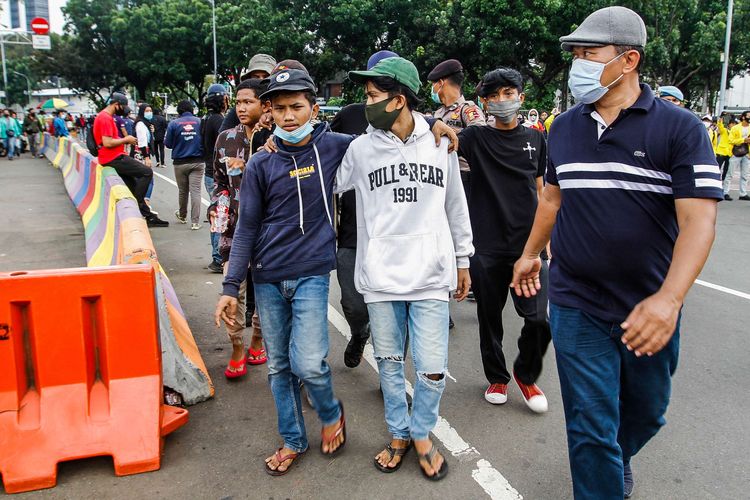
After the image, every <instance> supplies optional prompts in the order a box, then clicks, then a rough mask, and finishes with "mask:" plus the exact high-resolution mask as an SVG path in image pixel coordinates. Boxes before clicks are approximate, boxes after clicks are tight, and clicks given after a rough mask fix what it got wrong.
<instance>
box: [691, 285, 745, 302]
mask: <svg viewBox="0 0 750 500" xmlns="http://www.w3.org/2000/svg"><path fill="white" fill-rule="evenodd" d="M695 284H696V285H701V286H705V287H706V288H712V289H714V290H718V291H720V292H724V293H728V294H729V295H735V296H737V297H741V298H743V299H746V300H750V293H745V292H740V291H738V290H733V289H731V288H727V287H725V286H721V285H714V284H713V283H709V282H708V281H703V280H695Z"/></svg>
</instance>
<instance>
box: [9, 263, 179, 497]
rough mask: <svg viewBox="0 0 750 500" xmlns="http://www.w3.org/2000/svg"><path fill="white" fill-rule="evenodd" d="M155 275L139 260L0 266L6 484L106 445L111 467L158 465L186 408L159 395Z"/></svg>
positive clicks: (41, 475)
mask: <svg viewBox="0 0 750 500" xmlns="http://www.w3.org/2000/svg"><path fill="white" fill-rule="evenodd" d="M156 281H157V280H156V278H155V275H154V271H153V268H152V267H151V266H149V265H143V264H141V265H118V266H108V267H98V268H80V269H56V270H47V271H29V272H16V273H3V274H0V474H2V478H3V483H4V486H5V490H6V491H7V492H8V493H18V492H22V491H31V490H37V489H41V488H50V487H53V486H55V484H56V483H57V464H58V463H59V462H62V461H65V460H73V459H80V458H87V457H93V456H100V455H111V456H112V458H113V460H114V467H115V473H116V474H117V475H118V476H122V475H128V474H136V473H139V472H147V471H153V470H157V469H159V467H160V464H161V451H162V447H163V443H164V439H163V438H164V436H166V435H167V434H169V433H170V432H172V431H174V430H175V429H177V428H179V427H181V426H182V425H184V424H185V423H186V422H187V419H188V412H187V410H185V409H182V408H176V407H172V406H167V405H164V404H162V398H163V394H162V390H163V387H162V376H161V366H160V365H161V356H160V352H159V338H158V337H157V330H158V328H159V326H158V319H157V318H158V316H157V302H156V300H155V294H154V290H155V289H156V288H157V285H156ZM134 297H137V298H138V300H137V301H134V300H133V298H134Z"/></svg>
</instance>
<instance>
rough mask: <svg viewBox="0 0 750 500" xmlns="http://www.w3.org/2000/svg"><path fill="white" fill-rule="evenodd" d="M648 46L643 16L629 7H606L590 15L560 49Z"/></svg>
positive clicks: (561, 42) (563, 40) (566, 38)
mask: <svg viewBox="0 0 750 500" xmlns="http://www.w3.org/2000/svg"><path fill="white" fill-rule="evenodd" d="M605 45H632V46H635V47H645V46H646V25H645V24H644V23H643V19H641V16H639V15H638V14H636V13H635V12H634V11H632V10H630V9H628V8H626V7H619V6H613V7H605V8H603V9H599V10H597V11H596V12H593V13H591V14H589V16H588V17H587V18H586V19H584V20H583V22H582V23H581V25H580V26H578V28H576V29H575V31H573V33H571V34H570V35H565V36H561V37H560V47H561V48H562V49H563V50H567V51H571V50H573V47H576V46H579V47H603V46H605Z"/></svg>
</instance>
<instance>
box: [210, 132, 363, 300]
mask: <svg viewBox="0 0 750 500" xmlns="http://www.w3.org/2000/svg"><path fill="white" fill-rule="evenodd" d="M312 136H313V137H312V140H311V141H310V142H309V143H308V144H306V145H305V146H302V147H292V146H285V145H284V144H283V143H282V142H281V141H280V140H279V139H278V138H276V145H277V146H278V148H279V151H278V153H274V154H269V153H267V152H265V151H260V152H258V153H256V154H254V155H253V156H252V158H250V161H249V162H248V164H247V168H246V169H245V173H244V175H243V178H242V187H241V190H240V207H239V208H240V217H239V221H238V224H237V228H236V230H235V232H234V242H233V245H232V251H231V257H230V260H229V270H228V272H227V276H226V279H225V280H224V292H223V293H224V294H225V295H230V296H233V297H236V296H237V294H238V290H239V286H240V283H242V281H243V280H244V279H245V277H246V275H247V268H248V263H252V270H253V273H252V274H253V281H254V282H256V283H275V282H279V281H283V280H287V279H297V278H301V277H305V276H319V275H323V274H328V273H329V272H330V271H331V270H333V269H334V268H335V267H336V241H335V239H336V234H335V232H334V229H333V227H332V220H333V216H334V214H333V212H332V210H333V187H334V186H333V185H334V183H335V180H336V171H337V170H338V168H339V166H340V165H341V159H342V158H343V157H344V153H345V152H346V149H347V148H348V147H349V144H350V143H351V141H352V140H353V137H352V136H349V135H343V134H337V133H334V132H330V130H329V128H328V124H327V123H320V124H318V125H316V126H315V130H314V131H313V134H312ZM316 152H317V154H316ZM317 156H319V158H320V162H318V160H317V158H316V157H317ZM321 176H322V177H321ZM321 179H322V182H321ZM326 208H327V209H328V213H326Z"/></svg>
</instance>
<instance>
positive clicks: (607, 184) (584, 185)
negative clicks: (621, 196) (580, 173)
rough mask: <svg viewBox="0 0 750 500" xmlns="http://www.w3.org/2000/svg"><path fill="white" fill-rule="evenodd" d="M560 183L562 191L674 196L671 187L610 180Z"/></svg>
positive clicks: (565, 181)
mask: <svg viewBox="0 0 750 500" xmlns="http://www.w3.org/2000/svg"><path fill="white" fill-rule="evenodd" d="M707 180H708V179H707ZM696 182H697V181H696ZM559 183H560V189H575V188H578V189H624V190H626V191H645V192H650V193H661V194H672V188H671V187H669V186H659V185H656V184H644V183H642V182H629V181H620V180H609V179H560V180H559Z"/></svg>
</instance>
